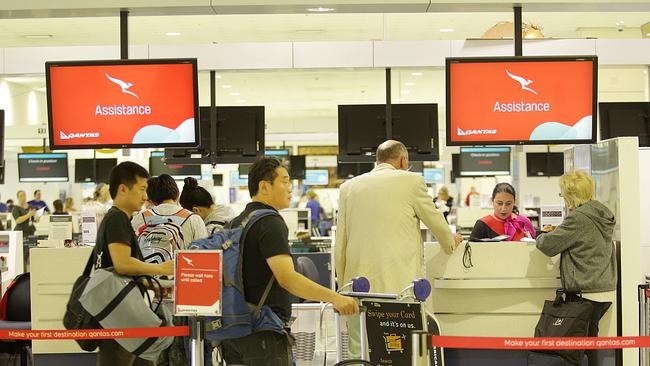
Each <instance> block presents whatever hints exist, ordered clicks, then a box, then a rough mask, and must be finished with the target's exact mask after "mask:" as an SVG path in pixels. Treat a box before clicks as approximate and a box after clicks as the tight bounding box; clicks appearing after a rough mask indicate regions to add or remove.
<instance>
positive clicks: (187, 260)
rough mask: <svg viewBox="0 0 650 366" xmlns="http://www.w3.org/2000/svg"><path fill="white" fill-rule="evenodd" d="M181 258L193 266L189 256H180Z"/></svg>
mask: <svg viewBox="0 0 650 366" xmlns="http://www.w3.org/2000/svg"><path fill="white" fill-rule="evenodd" d="M181 258H183V260H184V261H185V262H187V264H189V265H190V266H192V267H194V263H192V260H191V259H189V258H187V257H181Z"/></svg>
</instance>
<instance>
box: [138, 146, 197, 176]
mask: <svg viewBox="0 0 650 366" xmlns="http://www.w3.org/2000/svg"><path fill="white" fill-rule="evenodd" d="M164 157H165V152H164V151H152V152H151V155H150V156H149V174H151V176H153V177H157V176H159V175H161V174H169V175H171V176H172V178H174V179H176V180H183V179H185V178H187V177H193V178H196V179H201V165H189V164H165V163H164V162H163V158H164Z"/></svg>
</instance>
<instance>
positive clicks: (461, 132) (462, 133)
mask: <svg viewBox="0 0 650 366" xmlns="http://www.w3.org/2000/svg"><path fill="white" fill-rule="evenodd" d="M456 134H457V135H458V136H465V135H467V133H466V132H465V131H463V130H461V129H460V128H458V127H456Z"/></svg>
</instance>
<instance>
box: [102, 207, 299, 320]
mask: <svg viewBox="0 0 650 366" xmlns="http://www.w3.org/2000/svg"><path fill="white" fill-rule="evenodd" d="M260 209H271V210H275V209H274V208H273V207H271V206H267V205H265V204H263V203H260V202H251V203H249V204H248V205H246V208H245V209H244V211H243V212H242V213H241V214H240V215H239V216H237V217H236V218H234V219H233V220H232V227H236V226H238V225H239V224H240V223H241V222H242V220H243V219H244V218H246V217H247V216H248V215H249V214H250V213H251V212H253V211H255V210H260ZM104 220H106V219H104ZM281 254H287V255H291V252H290V251H289V229H288V228H287V225H286V224H285V222H284V220H283V219H282V217H281V216H279V215H278V216H266V217H263V218H261V219H260V220H259V221H258V222H256V223H255V224H253V226H251V227H250V229H249V231H248V233H247V235H246V238H245V239H244V264H243V270H242V271H243V276H244V292H245V296H246V301H248V302H250V303H251V304H255V305H257V304H258V303H259V302H260V299H261V298H262V295H263V294H264V290H265V289H266V285H267V284H268V283H269V280H270V279H271V276H272V275H273V272H271V268H270V267H269V265H268V264H267V263H266V259H267V258H271V257H274V256H276V255H281ZM291 299H292V297H291V295H290V294H289V292H287V290H285V289H283V288H282V287H280V285H279V284H278V282H277V281H275V282H274V283H273V287H271V291H270V292H269V296H268V298H267V299H266V302H265V304H266V305H268V306H269V307H270V308H271V309H272V310H273V312H275V314H276V315H278V316H279V317H280V319H282V320H283V321H285V322H286V321H288V320H289V319H290V318H291Z"/></svg>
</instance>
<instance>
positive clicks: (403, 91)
mask: <svg viewBox="0 0 650 366" xmlns="http://www.w3.org/2000/svg"><path fill="white" fill-rule="evenodd" d="M402 94H411V91H410V90H402Z"/></svg>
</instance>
